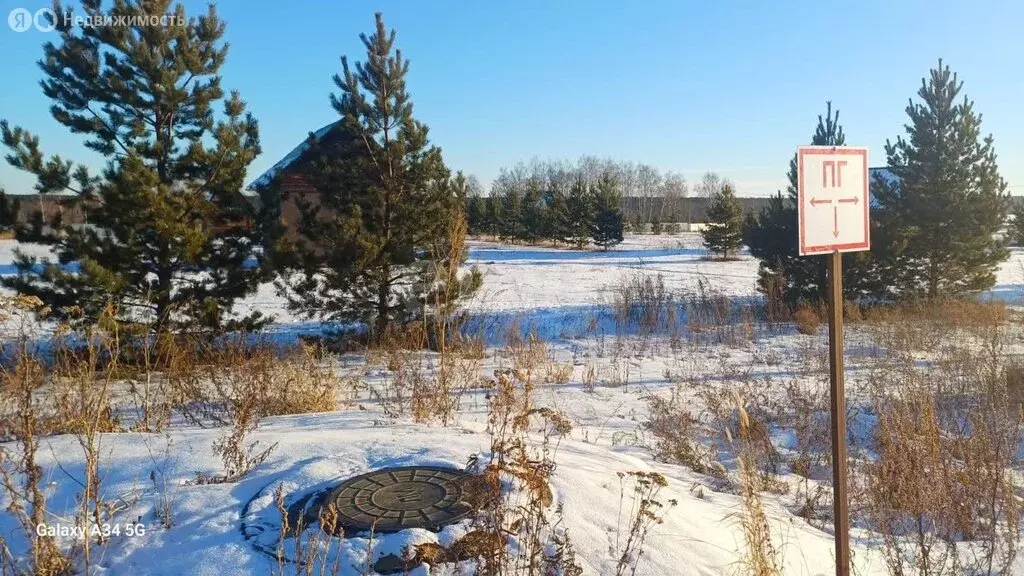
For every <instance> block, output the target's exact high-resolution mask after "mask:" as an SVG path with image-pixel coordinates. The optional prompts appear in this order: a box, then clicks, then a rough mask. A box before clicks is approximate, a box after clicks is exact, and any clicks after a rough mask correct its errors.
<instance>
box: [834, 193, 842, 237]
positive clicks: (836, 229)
mask: <svg viewBox="0 0 1024 576" xmlns="http://www.w3.org/2000/svg"><path fill="white" fill-rule="evenodd" d="M840 202H842V200H840ZM832 236H833V237H834V238H839V206H833V207H832Z"/></svg>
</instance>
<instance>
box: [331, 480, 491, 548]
mask: <svg viewBox="0 0 1024 576" xmlns="http://www.w3.org/2000/svg"><path fill="white" fill-rule="evenodd" d="M468 478H470V475H469V474H466V473H465V472H460V471H458V470H452V469H449V468H436V467H432V466H409V467H402V468H384V469H381V470H376V471H373V472H369V473H367V474H362V475H360V476H356V477H354V478H350V479H348V480H346V481H344V482H342V483H341V484H340V485H339V486H338V487H336V488H335V489H334V490H332V491H331V492H329V493H328V494H327V497H326V499H325V500H324V505H328V506H329V505H331V504H334V506H335V507H336V509H337V512H338V527H339V528H342V529H344V530H346V531H355V532H363V531H369V530H371V529H372V530H373V531H375V532H398V531H399V530H405V529H406V528H426V529H428V530H438V529H440V528H441V527H442V526H445V525H446V524H451V523H453V522H456V521H458V520H460V519H462V518H464V517H465V516H466V515H467V514H469V513H470V512H471V511H472V509H473V507H472V506H471V505H470V504H469V503H468V502H467V501H466V500H465V499H464V487H465V482H466V480H467V479H468Z"/></svg>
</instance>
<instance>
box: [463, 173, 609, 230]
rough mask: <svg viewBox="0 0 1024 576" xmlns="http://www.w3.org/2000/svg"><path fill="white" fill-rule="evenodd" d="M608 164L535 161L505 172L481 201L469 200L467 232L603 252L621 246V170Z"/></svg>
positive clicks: (475, 193) (474, 195) (475, 196)
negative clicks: (568, 163)
mask: <svg viewBox="0 0 1024 576" xmlns="http://www.w3.org/2000/svg"><path fill="white" fill-rule="evenodd" d="M616 167H617V166H616V165H615V164H613V163H610V162H607V161H598V160H595V159H592V158H583V159H582V160H580V161H579V162H578V163H577V164H576V165H567V164H565V163H560V162H543V161H534V162H532V163H530V164H524V163H520V164H517V165H516V166H514V167H513V168H511V169H503V170H502V171H501V172H500V174H499V175H498V177H497V179H495V181H494V184H493V185H492V187H491V193H490V196H489V197H486V198H485V197H484V196H483V195H482V193H481V190H480V188H479V185H477V186H475V187H471V188H473V189H472V190H471V191H470V194H469V196H468V197H467V209H466V214H467V219H468V222H469V232H470V233H471V234H478V235H490V236H494V237H496V238H501V239H503V240H507V241H511V242H543V241H547V242H554V243H560V244H565V245H570V246H575V247H577V248H583V247H585V246H587V245H589V244H590V243H593V244H595V245H597V246H599V247H601V248H605V249H607V248H608V247H610V246H613V245H614V244H617V243H619V242H622V234H623V230H624V228H625V224H624V221H623V216H622V183H621V180H620V177H621V174H622V172H621V171H619V170H616Z"/></svg>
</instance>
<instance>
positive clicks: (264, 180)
mask: <svg viewBox="0 0 1024 576" xmlns="http://www.w3.org/2000/svg"><path fill="white" fill-rule="evenodd" d="M340 122H341V120H338V121H336V122H331V123H330V124H328V125H326V126H324V127H323V128H320V129H319V130H317V131H316V132H313V133H312V134H313V137H314V138H316V139H317V140H319V139H321V138H323V137H324V136H326V135H327V133H328V132H330V131H331V129H333V128H334V127H335V126H337V125H338V124H339V123H340ZM307 149H309V137H306V138H304V139H303V140H302V142H300V143H299V145H298V146H296V147H295V148H293V149H292V151H291V152H289V153H288V154H286V155H285V157H284V158H281V159H280V160H278V161H277V163H276V164H274V165H273V166H271V167H270V169H269V170H267V171H266V172H264V173H263V174H261V175H260V176H259V178H256V179H255V180H253V181H252V182H250V183H249V185H248V186H247V187H246V189H247V190H253V191H255V190H261V189H263V188H266V187H267V186H269V185H270V183H271V182H272V181H273V180H274V178H275V177H276V176H277V175H278V174H280V173H281V172H282V171H284V170H287V169H288V167H289V166H291V165H292V164H294V163H295V162H296V161H297V160H298V159H299V158H302V154H303V152H305V151H306V150H307Z"/></svg>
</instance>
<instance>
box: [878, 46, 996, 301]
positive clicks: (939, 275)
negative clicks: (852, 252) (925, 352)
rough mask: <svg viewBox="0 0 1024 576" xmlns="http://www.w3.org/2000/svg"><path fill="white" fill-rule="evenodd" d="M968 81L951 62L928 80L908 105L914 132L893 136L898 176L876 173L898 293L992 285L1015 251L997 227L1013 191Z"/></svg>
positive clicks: (890, 273) (890, 271)
mask: <svg viewBox="0 0 1024 576" xmlns="http://www.w3.org/2000/svg"><path fill="white" fill-rule="evenodd" d="M962 88H963V82H961V81H959V80H958V79H957V76H956V74H953V73H952V72H950V69H949V66H943V64H942V61H941V60H939V65H938V67H937V68H935V69H933V70H931V72H930V74H929V77H928V78H926V79H923V80H922V81H921V88H920V90H918V93H917V95H918V97H919V98H920V102H917V103H915V102H914V101H913V100H911V101H910V104H909V105H908V106H907V116H909V117H910V123H909V124H907V125H906V130H907V134H906V137H905V138H904V137H902V136H901V137H898V138H897V139H896V141H895V142H887V143H886V150H885V151H886V157H887V161H888V167H889V170H890V171H891V172H892V173H893V175H894V176H895V178H893V179H891V180H883V179H880V178H879V179H876V181H875V182H874V188H875V197H876V200H877V203H878V206H879V210H878V213H879V214H878V219H879V227H880V228H881V229H883V230H885V231H886V233H885V241H886V248H887V249H888V250H889V252H890V253H889V254H887V255H886V256H887V259H886V268H885V272H886V276H887V277H889V278H890V281H889V282H887V284H889V285H891V286H892V293H893V295H894V296H896V297H901V298H913V297H920V296H927V297H930V298H935V297H940V296H950V295H957V294H962V293H965V292H969V291H976V290H983V289H986V288H989V287H991V286H992V285H993V283H994V282H995V271H996V268H997V267H998V266H999V263H1000V262H1002V261H1004V260H1006V258H1007V257H1009V252H1008V250H1007V249H1006V243H1007V242H1006V240H1003V239H1002V238H1000V237H999V236H998V235H997V232H998V231H999V230H1000V229H1001V228H1002V226H1003V223H1004V221H1005V220H1006V215H1007V211H1008V209H1009V196H1008V194H1007V191H1006V182H1005V181H1004V180H1003V179H1002V177H1001V176H1000V175H999V169H998V166H997V164H996V153H995V149H994V148H993V146H992V136H991V135H989V136H986V137H982V135H981V115H980V114H977V113H976V112H975V111H974V103H973V102H971V101H970V100H968V99H967V98H966V97H964V98H962V99H959V101H958V98H959V95H960V91H961V89H962Z"/></svg>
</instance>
